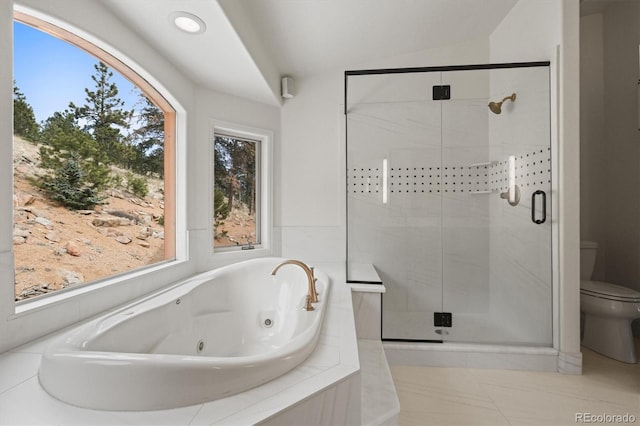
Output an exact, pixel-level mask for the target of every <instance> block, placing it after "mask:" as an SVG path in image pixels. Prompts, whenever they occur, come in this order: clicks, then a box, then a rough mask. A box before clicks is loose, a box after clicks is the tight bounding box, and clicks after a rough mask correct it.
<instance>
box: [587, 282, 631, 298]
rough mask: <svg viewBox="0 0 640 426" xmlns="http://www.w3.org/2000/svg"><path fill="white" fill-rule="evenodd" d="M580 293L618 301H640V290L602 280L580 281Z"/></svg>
mask: <svg viewBox="0 0 640 426" xmlns="http://www.w3.org/2000/svg"><path fill="white" fill-rule="evenodd" d="M580 293H582V294H584V295H589V296H593V297H599V298H601V299H607V300H615V301H618V302H631V303H640V292H638V291H636V290H633V289H630V288H627V287H623V286H620V285H616V284H611V283H605V282H602V281H587V280H582V281H580Z"/></svg>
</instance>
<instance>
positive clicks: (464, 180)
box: [441, 67, 552, 346]
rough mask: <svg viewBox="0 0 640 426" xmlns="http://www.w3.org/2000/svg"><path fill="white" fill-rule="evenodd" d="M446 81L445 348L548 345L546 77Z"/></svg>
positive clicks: (508, 71) (451, 77) (487, 75)
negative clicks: (448, 91)
mask: <svg viewBox="0 0 640 426" xmlns="http://www.w3.org/2000/svg"><path fill="white" fill-rule="evenodd" d="M442 81H443V84H448V85H450V86H451V100H450V101H448V102H442V103H441V106H442V147H443V148H442V150H443V151H442V152H443V155H442V158H443V159H442V163H443V166H444V169H445V179H444V182H443V186H444V192H443V194H442V235H443V238H442V250H443V259H442V285H443V310H444V311H445V312H451V313H452V324H451V327H448V328H444V329H443V331H442V333H443V340H444V341H452V342H474V343H495V344H527V345H542V346H550V345H551V344H552V335H551V331H552V324H551V321H552V300H551V297H552V271H551V258H552V254H551V247H552V245H551V203H550V195H551V156H550V152H551V150H550V115H549V68H548V67H530V68H500V69H488V70H464V71H450V72H444V73H443V75H442ZM513 94H515V96H513ZM505 98H507V99H506V100H504V99H505ZM503 100H504V101H503ZM500 101H503V102H502V104H500V105H498V103H499V102H500ZM490 102H494V104H493V105H492V108H488V106H489V103H490ZM496 112H499V114H496Z"/></svg>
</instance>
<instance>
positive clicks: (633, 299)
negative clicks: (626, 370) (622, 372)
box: [580, 241, 640, 364]
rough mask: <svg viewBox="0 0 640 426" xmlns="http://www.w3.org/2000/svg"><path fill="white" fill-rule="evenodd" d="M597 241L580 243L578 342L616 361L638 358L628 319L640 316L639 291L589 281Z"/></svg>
mask: <svg viewBox="0 0 640 426" xmlns="http://www.w3.org/2000/svg"><path fill="white" fill-rule="evenodd" d="M597 250H598V244H597V243H595V242H592V241H582V242H581V244H580V311H582V312H583V313H584V336H583V338H582V344H583V345H584V346H586V347H587V348H589V349H592V350H594V351H596V352H598V353H601V354H602V355H606V356H608V357H610V358H613V359H616V360H618V361H622V362H627V363H630V364H635V363H637V362H638V358H637V355H636V350H635V345H634V341H633V334H632V332H631V322H632V321H633V320H634V319H636V318H640V292H638V291H635V290H632V289H630V288H627V287H623V286H620V285H615V284H610V283H604V282H600V281H591V274H592V273H593V267H594V266H595V262H596V252H597Z"/></svg>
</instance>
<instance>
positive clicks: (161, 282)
mask: <svg viewBox="0 0 640 426" xmlns="http://www.w3.org/2000/svg"><path fill="white" fill-rule="evenodd" d="M19 4H20V6H21V7H22V8H23V9H24V8H25V7H26V8H27V9H32V10H33V11H34V12H35V13H36V15H37V14H38V13H40V14H45V15H47V16H49V17H51V18H52V20H53V21H54V23H58V24H59V25H60V26H63V27H64V26H73V27H75V29H76V30H77V31H76V33H77V34H79V35H81V36H83V37H85V38H87V39H88V40H89V41H92V42H94V43H96V44H98V45H99V46H100V47H102V48H103V49H105V50H107V51H109V52H112V53H115V56H117V57H120V58H126V60H125V62H127V63H128V64H129V65H130V66H132V68H133V69H134V70H135V71H137V72H139V73H140V74H141V75H142V76H143V77H145V78H147V79H148V80H149V81H151V82H152V83H153V84H154V85H155V86H156V87H158V88H161V92H164V93H163V94H164V95H166V96H167V97H168V99H169V100H170V102H171V103H172V104H173V105H174V106H175V107H176V109H177V113H178V123H177V124H178V125H177V127H178V138H177V139H178V141H177V143H178V153H177V157H178V158H177V162H178V176H179V180H181V181H182V182H183V184H184V185H183V186H182V187H180V188H179V189H178V199H177V204H178V210H179V212H180V215H181V217H179V218H178V220H179V221H181V222H182V226H181V227H180V226H179V227H178V235H177V237H178V239H183V241H185V242H188V251H186V250H185V252H184V253H182V257H183V259H182V261H181V262H177V263H176V264H173V265H171V266H169V267H164V268H162V269H161V270H158V271H156V272H153V273H145V274H140V275H139V276H137V277H131V278H126V279H122V280H119V281H118V282H116V283H114V284H112V285H109V286H93V287H92V286H87V287H83V288H80V289H78V290H77V292H78V293H79V294H78V295H76V296H75V297H73V298H65V299H64V300H59V301H56V302H55V303H51V304H49V305H47V306H46V308H40V309H28V310H26V311H25V312H22V313H20V314H17V315H16V314H14V312H15V303H14V297H13V292H14V289H13V253H12V249H13V242H12V219H11V217H12V213H13V212H12V205H13V203H12V192H13V188H12V169H13V167H12V161H11V159H12V156H11V146H12V132H11V126H1V127H0V140H1V141H2V143H0V154H1V155H0V200H2V202H1V203H0V205H1V206H2V208H1V209H0V222H1V225H0V352H2V351H4V350H7V349H10V348H12V347H14V346H17V345H19V344H21V343H24V342H26V341H29V340H31V339H34V338H36V337H38V336H41V335H44V334H47V333H50V332H52V331H54V330H57V329H60V328H62V327H64V326H67V325H70V324H73V323H75V322H77V321H80V320H82V319H84V318H88V317H90V316H93V315H96V314H98V313H99V312H102V311H104V310H107V309H110V308H112V307H113V306H116V305H119V304H123V303H125V302H128V301H130V300H133V299H135V298H137V297H140V296H142V295H144V294H146V293H149V292H150V291H153V290H155V289H158V288H161V287H163V286H165V285H167V284H170V283H172V282H175V281H177V280H179V279H181V278H184V277H186V276H189V275H191V274H193V273H195V272H197V271H199V270H201V269H202V268H204V267H206V266H207V265H208V264H209V263H210V262H211V257H210V255H211V253H212V250H211V235H212V233H211V226H212V221H211V220H209V217H208V214H209V213H210V200H211V198H210V197H211V194H210V191H209V187H208V182H209V168H210V166H211V165H212V160H211V159H210V157H209V144H210V143H211V141H210V136H211V123H212V120H213V119H216V120H223V121H227V122H231V123H237V124H239V125H244V126H253V127H259V128H263V129H266V130H270V131H272V132H274V134H275V135H276V139H277V134H278V132H279V122H280V115H279V108H278V107H273V106H265V105H263V104H259V103H256V102H252V101H249V100H247V99H242V98H238V97H234V96H230V95H224V94H221V93H216V92H214V91H210V90H207V89H204V88H201V87H196V86H194V84H193V83H192V82H191V81H190V80H188V79H187V78H186V77H185V76H184V75H183V74H182V73H181V72H180V71H179V70H178V69H176V68H175V67H174V66H173V65H172V64H171V63H169V62H168V61H167V60H165V59H164V58H163V57H162V56H161V55H159V54H158V53H157V52H156V51H155V50H154V49H152V48H151V47H150V46H148V45H147V44H146V43H145V42H144V41H143V40H142V39H141V38H139V37H138V36H137V35H136V34H135V33H134V32H133V31H132V30H131V29H130V28H128V27H126V26H125V25H123V24H122V23H121V22H120V21H119V20H118V19H117V18H116V17H115V16H114V15H112V14H111V13H110V12H109V11H108V10H106V9H105V8H104V7H102V4H101V3H100V2H95V1H92V2H87V1H83V0H51V1H47V2H42V1H38V0H24V1H21V2H19ZM12 18H13V12H12V2H11V1H10V0H0V20H1V22H2V25H1V26H0V48H1V49H0V114H1V115H2V117H11V116H12V102H11V99H12V96H11V93H12V90H13V81H12V74H13V69H12V63H11V60H12V55H11V52H12ZM187 186H188V189H187ZM185 230H186V232H185ZM187 255H188V256H189V257H186V256H187ZM97 287H100V288H97ZM92 288H93V290H92V291H87V290H88V289H92ZM74 291H75V290H74ZM80 293H81V294H80ZM67 294H69V293H67ZM56 297H57V295H56V296H53V298H56ZM61 299H62V298H61ZM48 300H52V299H51V298H49V299H48Z"/></svg>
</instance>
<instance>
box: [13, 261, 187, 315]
mask: <svg viewBox="0 0 640 426" xmlns="http://www.w3.org/2000/svg"><path fill="white" fill-rule="evenodd" d="M186 262H187V261H186V260H168V261H165V262H161V263H158V264H156V265H152V266H149V267H144V268H140V269H137V270H135V271H132V272H128V273H124V274H123V275H119V276H115V277H111V278H107V279H104V280H99V281H96V282H94V283H92V284H91V283H89V284H87V285H84V286H82V287H78V288H73V289H68V290H66V291H62V292H60V293H53V294H50V295H47V296H43V297H40V298H36V299H34V300H29V301H25V302H24V303H21V304H19V305H16V309H15V313H13V314H11V315H9V316H8V319H9V320H13V319H16V318H20V317H23V316H26V315H29V314H31V313H35V312H38V311H42V310H45V309H48V308H50V307H52V306H55V305H58V304H61V303H64V302H67V301H69V299H72V298H74V297H78V296H81V295H83V294H87V293H91V292H94V291H97V290H100V289H103V288H106V287H110V286H113V285H118V284H125V283H126V282H127V281H130V280H133V279H136V278H140V277H142V276H145V275H148V274H153V273H157V272H161V271H165V270H168V269H173V268H175V267H177V266H179V265H182V264H184V263H186ZM169 284H171V283H167V285H169Z"/></svg>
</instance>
